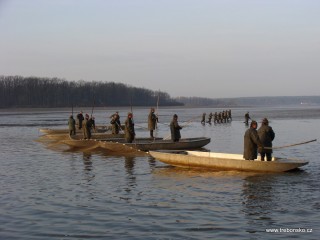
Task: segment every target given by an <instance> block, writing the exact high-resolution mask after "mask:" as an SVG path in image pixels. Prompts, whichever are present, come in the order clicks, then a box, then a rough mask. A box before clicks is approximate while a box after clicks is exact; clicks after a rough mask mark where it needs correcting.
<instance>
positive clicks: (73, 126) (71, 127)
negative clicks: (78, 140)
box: [68, 115, 76, 136]
mask: <svg viewBox="0 0 320 240" xmlns="http://www.w3.org/2000/svg"><path fill="white" fill-rule="evenodd" d="M68 126H69V135H70V136H71V135H76V121H75V120H74V119H73V115H70V117H69V120H68Z"/></svg>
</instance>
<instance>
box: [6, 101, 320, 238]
mask: <svg viewBox="0 0 320 240" xmlns="http://www.w3.org/2000/svg"><path fill="white" fill-rule="evenodd" d="M75 110H76V111H79V110H80V109H75ZM83 110H84V112H87V113H89V114H90V113H91V109H83ZM117 110H119V112H120V116H121V120H122V122H124V120H125V115H126V113H127V111H128V109H126V108H120V109H117ZM221 110H222V109H209V108H202V109H201V108H161V109H160V110H159V116H160V117H159V120H160V123H159V129H158V132H157V133H156V135H157V136H161V137H166V136H168V135H169V127H168V124H169V122H170V120H171V118H172V115H173V114H174V113H177V114H178V116H179V123H180V124H181V125H183V124H185V123H187V126H186V127H185V128H184V129H182V131H181V134H182V137H198V136H206V137H211V143H210V144H209V145H207V146H206V148H207V149H209V150H212V151H217V152H229V153H242V150H243V135H244V132H245V131H246V129H247V127H246V126H245V125H244V123H243V120H244V117H243V116H244V113H245V112H246V111H249V112H250V115H251V117H252V118H254V119H256V120H258V121H259V122H260V121H261V119H262V118H263V117H268V119H269V120H270V125H271V126H272V127H273V129H274V131H275V133H276V138H275V140H274V146H284V145H288V144H293V143H299V142H303V141H307V140H311V139H320V138H319V135H320V131H319V126H320V107H311V106H303V108H302V107H292V108H288V107H287V108H281V107H279V108H250V109H245V108H236V109H232V114H233V121H232V122H231V123H225V124H216V125H214V124H212V125H208V124H206V125H205V126H203V125H201V124H200V120H201V115H202V113H203V112H206V113H207V114H208V113H209V112H210V111H212V112H215V111H221ZM114 111H115V109H108V110H103V109H97V110H95V111H94V115H95V117H96V123H97V124H98V125H101V124H106V123H108V122H109V121H110V119H109V116H110V115H111V114H112V113H113V112H114ZM133 111H134V119H135V123H136V134H137V136H139V137H140V136H141V137H142V136H148V131H146V130H145V127H146V126H147V116H148V113H149V109H147V108H134V109H133ZM69 115H70V111H69V110H65V109H62V110H59V109H55V110H22V111H16V110H1V111H0V141H1V144H0V149H1V152H0V161H1V168H0V194H1V195H0V196H1V197H0V206H1V207H0V211H1V214H0V238H1V239H275V238H277V239H289V238H290V239H295V238H296V239H298V238H302V239H319V238H320V227H319V225H320V224H319V219H320V183H319V180H320V159H319V155H320V145H319V142H313V143H309V144H305V145H300V146H295V147H291V148H283V149H280V150H278V151H274V156H278V157H293V158H301V159H305V160H308V161H310V162H309V164H308V165H306V166H304V167H302V168H301V169H300V170H297V171H293V172H287V173H249V172H238V171H206V170H191V169H180V168H174V167H170V166H168V165H166V164H163V163H161V162H159V161H157V160H155V159H153V158H152V157H150V156H135V155H121V154H110V153H108V152H102V151H101V150H99V151H98V150H95V151H89V150H86V151H85V150H84V151H79V150H78V151H71V150H68V148H66V146H61V145H59V144H45V143H43V142H39V141H38V139H39V136H40V135H41V133H40V132H39V129H40V128H45V127H49V128H64V127H66V123H67V120H68V117H69ZM190 120H194V121H190ZM270 231H274V232H270ZM276 231H277V232H276ZM297 231H299V232H297Z"/></svg>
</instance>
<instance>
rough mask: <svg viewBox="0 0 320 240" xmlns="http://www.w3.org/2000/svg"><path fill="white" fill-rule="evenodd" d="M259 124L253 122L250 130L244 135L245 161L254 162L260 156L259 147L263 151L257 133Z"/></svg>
mask: <svg viewBox="0 0 320 240" xmlns="http://www.w3.org/2000/svg"><path fill="white" fill-rule="evenodd" d="M257 127H258V123H257V122H256V121H252V122H251V124H250V128H249V129H248V130H247V131H246V132H245V134H244V151H243V158H244V159H245V160H254V159H256V158H257V156H258V152H257V150H258V147H259V148H262V149H263V145H262V143H261V141H260V139H259V136H258V132H257Z"/></svg>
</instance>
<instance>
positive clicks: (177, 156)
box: [149, 151, 308, 172]
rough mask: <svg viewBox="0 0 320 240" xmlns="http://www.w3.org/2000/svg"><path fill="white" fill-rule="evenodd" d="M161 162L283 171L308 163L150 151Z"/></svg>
mask: <svg viewBox="0 0 320 240" xmlns="http://www.w3.org/2000/svg"><path fill="white" fill-rule="evenodd" d="M149 153H150V155H151V156H152V157H154V158H156V159H158V160H159V161H161V162H164V163H167V164H170V165H173V166H178V167H188V168H191V167H195V168H212V169H225V170H240V171H258V172H285V171H289V170H292V169H295V168H298V167H301V166H304V165H306V164H308V162H307V161H303V160H297V159H294V160H293V159H287V158H274V159H273V161H261V160H254V161H249V160H244V159H243V156H242V154H229V153H215V152H199V151H183V152H181V151H180V152H172V151H171V152H168V151H167V152H165V151H150V152H149Z"/></svg>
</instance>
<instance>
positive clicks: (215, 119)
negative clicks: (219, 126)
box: [213, 112, 218, 123]
mask: <svg viewBox="0 0 320 240" xmlns="http://www.w3.org/2000/svg"><path fill="white" fill-rule="evenodd" d="M213 122H214V123H218V113H217V112H215V113H214V118H213Z"/></svg>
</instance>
